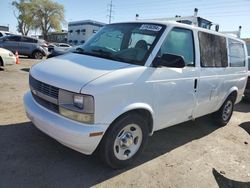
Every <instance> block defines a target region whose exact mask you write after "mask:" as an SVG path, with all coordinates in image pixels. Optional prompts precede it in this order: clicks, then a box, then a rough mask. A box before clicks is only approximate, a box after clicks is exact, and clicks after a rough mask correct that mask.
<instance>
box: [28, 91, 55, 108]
mask: <svg viewBox="0 0 250 188" xmlns="http://www.w3.org/2000/svg"><path fill="white" fill-rule="evenodd" d="M32 95H33V98H34V99H35V101H36V102H37V103H38V104H40V105H41V106H43V107H45V108H47V109H48V110H51V111H53V112H56V113H59V107H58V105H57V104H53V103H51V102H49V101H46V100H44V99H42V98H41V97H39V96H36V95H34V94H33V93H32Z"/></svg>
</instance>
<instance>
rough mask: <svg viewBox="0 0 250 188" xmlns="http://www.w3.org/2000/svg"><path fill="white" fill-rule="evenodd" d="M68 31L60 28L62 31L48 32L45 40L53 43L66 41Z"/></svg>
mask: <svg viewBox="0 0 250 188" xmlns="http://www.w3.org/2000/svg"><path fill="white" fill-rule="evenodd" d="M67 37H68V32H67V31H64V30H62V32H50V33H49V34H48V38H47V41H48V42H53V43H67Z"/></svg>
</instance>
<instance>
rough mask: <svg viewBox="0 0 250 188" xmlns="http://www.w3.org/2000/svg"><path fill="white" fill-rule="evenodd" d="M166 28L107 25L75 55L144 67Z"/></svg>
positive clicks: (123, 24) (80, 47) (132, 24)
mask: <svg viewBox="0 0 250 188" xmlns="http://www.w3.org/2000/svg"><path fill="white" fill-rule="evenodd" d="M165 27H166V26H164V25H160V24H151V23H150V24H149V23H122V24H110V25H106V26H104V27H103V28H102V29H101V30H100V31H99V32H97V33H96V34H95V35H94V36H93V37H92V38H91V39H90V40H89V41H88V42H86V43H85V44H84V45H81V46H78V47H77V49H76V51H75V53H80V54H85V55H91V56H96V57H101V58H106V59H112V60H115V61H121V62H125V63H130V64H136V65H144V64H145V62H146V60H147V58H148V56H149V54H150V53H151V51H152V49H153V48H154V46H155V45H156V43H157V41H158V40H159V38H160V36H161V34H162V33H163V31H164V29H165Z"/></svg>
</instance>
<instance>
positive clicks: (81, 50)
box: [73, 48, 87, 54]
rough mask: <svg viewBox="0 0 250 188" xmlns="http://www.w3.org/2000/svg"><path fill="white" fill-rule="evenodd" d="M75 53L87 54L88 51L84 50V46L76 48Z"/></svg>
mask: <svg viewBox="0 0 250 188" xmlns="http://www.w3.org/2000/svg"><path fill="white" fill-rule="evenodd" d="M73 53H76V54H87V53H86V52H84V49H82V48H76V50H75V51H73Z"/></svg>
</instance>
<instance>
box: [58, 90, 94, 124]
mask: <svg viewBox="0 0 250 188" xmlns="http://www.w3.org/2000/svg"><path fill="white" fill-rule="evenodd" d="M58 99H59V100H58V101H59V113H60V114H61V115H63V116H65V117H68V118H70V119H73V120H76V121H79V122H84V123H88V124H92V123H94V106H95V102H94V97H93V96H91V95H84V94H76V93H72V92H69V91H65V90H59V97H58Z"/></svg>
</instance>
